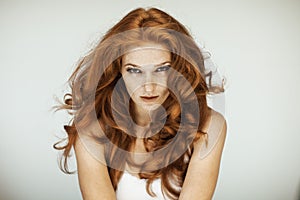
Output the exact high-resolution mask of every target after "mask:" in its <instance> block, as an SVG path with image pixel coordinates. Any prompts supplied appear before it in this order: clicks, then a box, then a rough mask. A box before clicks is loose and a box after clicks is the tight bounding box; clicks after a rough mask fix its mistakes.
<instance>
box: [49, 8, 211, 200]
mask: <svg viewBox="0 0 300 200" xmlns="http://www.w3.org/2000/svg"><path fill="white" fill-rule="evenodd" d="M125 32H128V33H126V34H123V33H125ZM183 38H184V39H183ZM144 42H151V43H154V44H159V45H162V46H164V47H165V48H167V49H168V50H169V51H170V52H171V67H172V69H174V70H176V71H177V72H178V73H179V74H181V75H182V78H183V79H184V80H187V81H188V83H189V84H190V87H191V88H192V89H193V90H192V91H190V90H189V89H188V88H187V87H186V86H185V84H182V81H181V79H180V78H178V77H177V78H175V79H170V80H169V82H168V86H169V87H170V88H172V90H170V95H169V97H168V98H167V99H166V101H165V102H164V103H163V105H162V106H163V107H164V109H165V114H164V115H161V113H156V114H157V116H158V117H155V118H154V121H152V122H151V126H150V127H151V130H152V131H153V130H154V131H156V132H157V134H154V135H152V136H151V137H148V138H144V139H143V140H144V145H145V148H146V150H147V151H148V152H155V151H156V150H159V149H162V148H164V147H166V146H168V145H169V150H168V151H167V155H157V156H158V157H157V158H158V159H157V160H156V161H155V162H153V161H147V162H146V163H144V164H143V165H140V166H139V167H140V168H141V169H143V170H142V171H143V172H141V173H139V176H140V178H144V179H147V187H146V189H147V192H148V193H149V194H150V195H151V196H155V194H154V193H153V191H152V190H151V183H152V182H153V181H154V180H155V179H157V178H160V179H161V183H162V189H163V191H164V194H166V195H167V196H168V197H169V198H171V199H178V197H179V195H180V188H181V187H182V185H183V182H184V179H185V175H186V172H187V167H188V165H189V161H190V158H191V155H192V154H193V143H194V142H195V141H197V140H199V139H200V138H202V137H203V136H205V134H206V133H205V132H203V131H202V129H203V128H204V125H205V123H206V122H207V120H208V118H209V116H210V108H209V107H208V105H207V101H206V95H207V94H208V92H209V91H210V89H212V87H210V85H209V84H206V81H205V78H206V77H207V74H205V69H204V59H203V56H202V54H201V51H200V49H199V47H198V46H197V44H196V43H195V42H194V40H193V39H192V37H191V35H190V34H189V32H188V31H187V29H186V28H185V27H184V26H183V25H182V24H181V23H180V22H178V21H177V20H176V19H174V18H173V17H171V16H170V15H169V14H167V13H165V12H163V11H161V10H159V9H156V8H150V9H143V8H138V9H135V10H133V11H131V12H130V13H128V14H127V15H126V16H125V17H124V18H123V19H121V20H120V21H119V22H118V23H117V24H116V25H115V26H113V27H112V28H111V29H110V30H109V31H108V32H107V33H106V34H105V35H104V36H103V38H102V39H101V40H100V42H99V43H98V44H97V46H96V47H95V48H93V49H92V50H91V51H90V52H89V53H88V55H86V56H85V57H83V58H82V59H81V60H80V62H79V63H78V66H77V68H76V69H75V71H74V72H73V73H72V75H71V77H70V78H69V80H68V81H69V86H70V88H71V91H72V92H71V93H67V94H65V95H64V102H63V103H61V104H60V105H58V106H56V107H55V108H56V109H57V110H61V109H65V110H67V111H68V112H69V114H71V115H72V116H73V118H72V121H71V122H70V123H69V124H68V125H65V126H64V129H65V131H66V133H67V138H66V139H65V140H62V141H59V142H57V143H55V144H54V148H55V149H57V150H63V154H62V157H61V162H60V168H61V170H63V171H64V172H65V173H72V172H70V170H69V168H68V158H69V156H70V151H71V149H72V147H73V146H74V144H75V141H76V138H77V137H78V135H79V133H78V128H84V127H88V126H89V125H90V124H91V122H92V121H93V118H95V116H96V119H97V120H98V122H99V124H100V125H101V127H102V128H103V130H104V134H105V137H100V136H99V137H95V138H93V139H94V140H95V142H97V143H99V144H103V145H105V161H106V163H107V167H108V171H109V175H110V179H111V182H112V185H113V188H114V189H115V190H116V189H117V186H118V182H119V180H120V178H121V176H122V174H123V171H122V170H120V169H116V168H113V167H111V166H113V165H114V164H117V165H124V163H128V164H129V165H133V166H134V165H135V166H137V164H135V163H134V162H133V161H132V160H130V158H128V157H124V156H121V155H122V154H121V153H120V152H119V151H118V149H122V150H126V151H128V152H130V151H132V147H133V145H134V142H135V140H136V137H134V136H133V135H132V134H127V133H128V132H131V131H132V130H133V129H132V124H133V123H134V121H135V113H134V110H133V109H124V108H125V107H126V106H129V107H131V106H132V100H130V101H129V105H126V104H125V103H124V102H126V99H130V97H129V94H128V93H127V91H126V89H125V86H124V82H123V81H122V75H121V73H120V71H121V67H122V55H123V54H124V53H126V51H128V50H129V49H131V48H132V47H134V46H137V45H138V44H141V43H144ZM114 90H115V91H116V90H117V92H116V97H115V98H117V101H114V102H112V101H113V98H112V97H113V95H114V94H113V91H114ZM191 94H194V95H191ZM195 97H196V99H195ZM194 100H196V102H197V104H193V103H191V102H193V101H194ZM183 105H184V106H183ZM195 106H196V108H195ZM182 107H184V108H185V110H184V111H183V110H182ZM195 109H196V110H198V111H199V112H198V113H197V114H198V115H197V114H196V116H195V114H194V113H193V112H192V111H195ZM128 110H130V111H128ZM115 116H117V118H118V119H120V120H119V121H120V123H116V120H115V118H114V117H115ZM124 116H131V118H130V117H124ZM131 119H133V120H131ZM156 119H157V120H156ZM155 120H156V121H155ZM162 123H163V126H162V127H163V128H161V129H160V130H157V129H156V128H157V127H159V125H160V124H162ZM182 124H184V126H183V128H182ZM75 125H76V126H75ZM195 126H196V129H195V128H194V129H193V128H192V129H190V127H195ZM180 127H181V128H180ZM179 129H180V130H179ZM189 130H195V131H194V132H193V133H192V132H191V131H189ZM179 133H180V134H179ZM174 138H177V141H180V142H179V143H178V142H177V143H175V144H173V145H172V144H171V143H170V141H171V140H172V139H174ZM63 142H65V144H63ZM178 152H183V153H182V155H177V154H178ZM199 178H201V177H199Z"/></svg>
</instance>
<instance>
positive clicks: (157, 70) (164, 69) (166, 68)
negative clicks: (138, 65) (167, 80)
mask: <svg viewBox="0 0 300 200" xmlns="http://www.w3.org/2000/svg"><path fill="white" fill-rule="evenodd" d="M169 69H170V65H164V66H161V67H158V68H157V69H156V70H155V71H156V72H165V71H168V70H169Z"/></svg>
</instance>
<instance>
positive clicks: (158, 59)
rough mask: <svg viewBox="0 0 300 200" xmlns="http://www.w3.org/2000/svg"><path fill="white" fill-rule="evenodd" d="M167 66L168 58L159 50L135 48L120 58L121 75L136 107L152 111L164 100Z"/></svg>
mask: <svg viewBox="0 0 300 200" xmlns="http://www.w3.org/2000/svg"><path fill="white" fill-rule="evenodd" d="M170 65H171V54H170V52H169V51H167V50H164V49H163V47H162V46H145V47H139V48H136V49H133V50H131V51H130V52H129V53H127V54H125V55H124V56H123V58H122V70H121V73H122V76H123V80H124V82H125V85H126V88H127V91H128V93H129V95H130V97H131V99H132V100H133V102H134V103H135V105H136V106H139V107H141V108H143V109H146V110H153V109H155V108H157V107H158V106H159V105H161V104H162V103H163V102H164V101H165V100H166V99H167V97H168V95H169V90H168V87H167V80H168V74H169V69H170V67H171V66H170Z"/></svg>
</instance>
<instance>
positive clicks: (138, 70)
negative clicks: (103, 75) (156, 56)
mask: <svg viewBox="0 0 300 200" xmlns="http://www.w3.org/2000/svg"><path fill="white" fill-rule="evenodd" d="M126 71H127V72H129V73H133V74H139V73H142V71H141V70H140V69H137V68H127V69H126Z"/></svg>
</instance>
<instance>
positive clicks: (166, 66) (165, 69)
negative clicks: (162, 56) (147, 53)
mask: <svg viewBox="0 0 300 200" xmlns="http://www.w3.org/2000/svg"><path fill="white" fill-rule="evenodd" d="M170 67H171V66H170V65H164V66H161V67H158V68H157V69H156V70H155V72H165V71H168V70H169V68H170ZM126 71H127V72H129V73H137V74H139V73H142V71H141V70H140V69H137V68H133V67H129V68H127V69H126Z"/></svg>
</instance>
